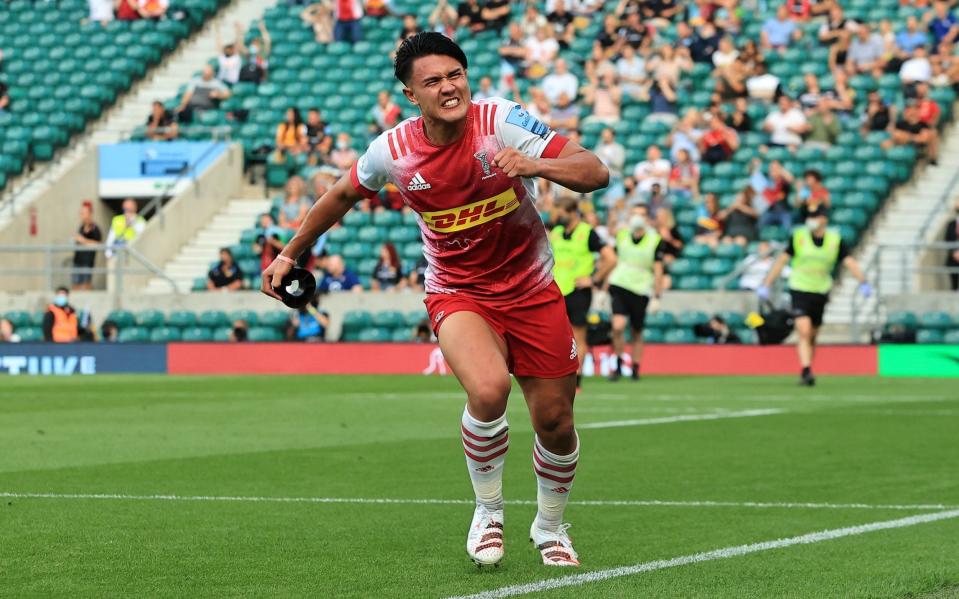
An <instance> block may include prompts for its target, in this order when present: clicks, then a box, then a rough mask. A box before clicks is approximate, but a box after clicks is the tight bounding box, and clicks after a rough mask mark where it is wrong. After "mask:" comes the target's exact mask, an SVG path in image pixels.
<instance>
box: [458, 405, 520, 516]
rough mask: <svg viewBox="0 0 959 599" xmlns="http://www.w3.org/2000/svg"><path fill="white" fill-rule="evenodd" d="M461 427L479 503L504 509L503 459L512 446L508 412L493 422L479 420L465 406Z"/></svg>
mask: <svg viewBox="0 0 959 599" xmlns="http://www.w3.org/2000/svg"><path fill="white" fill-rule="evenodd" d="M461 430H462V435H463V451H464V452H465V453H466V466H467V468H468V469H469V472H470V479H471V480H472V481H473V491H474V492H475V493H476V503H481V504H483V505H485V506H486V507H488V508H490V509H495V510H501V509H503V463H504V462H505V461H506V451H507V450H508V449H509V426H508V425H507V423H506V414H505V413H504V414H503V415H502V416H500V417H499V418H497V419H496V420H494V421H492V422H480V421H479V420H477V419H476V418H473V417H472V416H471V415H470V413H469V410H466V409H464V410H463V422H462V424H461Z"/></svg>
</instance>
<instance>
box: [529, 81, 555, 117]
mask: <svg viewBox="0 0 959 599" xmlns="http://www.w3.org/2000/svg"><path fill="white" fill-rule="evenodd" d="M529 95H530V99H531V102H530V103H529V105H528V106H527V107H526V110H527V112H529V114H530V115H531V116H532V117H533V118H534V119H536V120H538V121H540V122H543V123H551V122H553V107H552V106H550V104H549V100H547V99H546V94H544V93H543V90H541V89H537V88H535V87H533V88H530V90H529Z"/></svg>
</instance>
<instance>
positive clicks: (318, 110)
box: [307, 106, 320, 113]
mask: <svg viewBox="0 0 959 599" xmlns="http://www.w3.org/2000/svg"><path fill="white" fill-rule="evenodd" d="M307 112H316V113H319V112H320V109H319V108H317V107H316V106H312V107H310V108H309V109H307Z"/></svg>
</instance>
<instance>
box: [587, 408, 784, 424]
mask: <svg viewBox="0 0 959 599" xmlns="http://www.w3.org/2000/svg"><path fill="white" fill-rule="evenodd" d="M785 412H786V410H780V409H772V408H770V409H763V410H742V411H740V412H710V413H708V414H684V415H682V416H663V417H661V418H637V419H635V420H613V421H611V422H587V423H585V424H577V425H576V428H577V429H584V428H617V427H621V426H648V425H651V424H670V423H673V422H693V421H697V420H722V419H724V418H752V417H755V416H771V415H773V414H783V413H785Z"/></svg>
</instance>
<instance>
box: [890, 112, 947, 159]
mask: <svg viewBox="0 0 959 599" xmlns="http://www.w3.org/2000/svg"><path fill="white" fill-rule="evenodd" d="M894 145H896V146H908V145H911V146H913V147H915V148H916V149H917V150H918V149H925V151H926V155H927V156H928V158H929V162H930V164H933V165H935V164H936V157H937V155H938V153H939V137H938V134H937V132H936V130H935V129H934V128H932V127H930V126H929V125H927V124H926V123H924V122H922V121H921V120H919V108H918V107H917V106H916V103H915V101H914V100H910V101H909V103H907V104H906V107H905V108H904V109H903V111H902V118H901V119H899V120H898V121H896V126H895V127H894V128H893V130H892V138H891V139H887V140H886V141H884V142H883V143H882V146H883V148H884V149H888V148H890V147H892V146H894Z"/></svg>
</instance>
